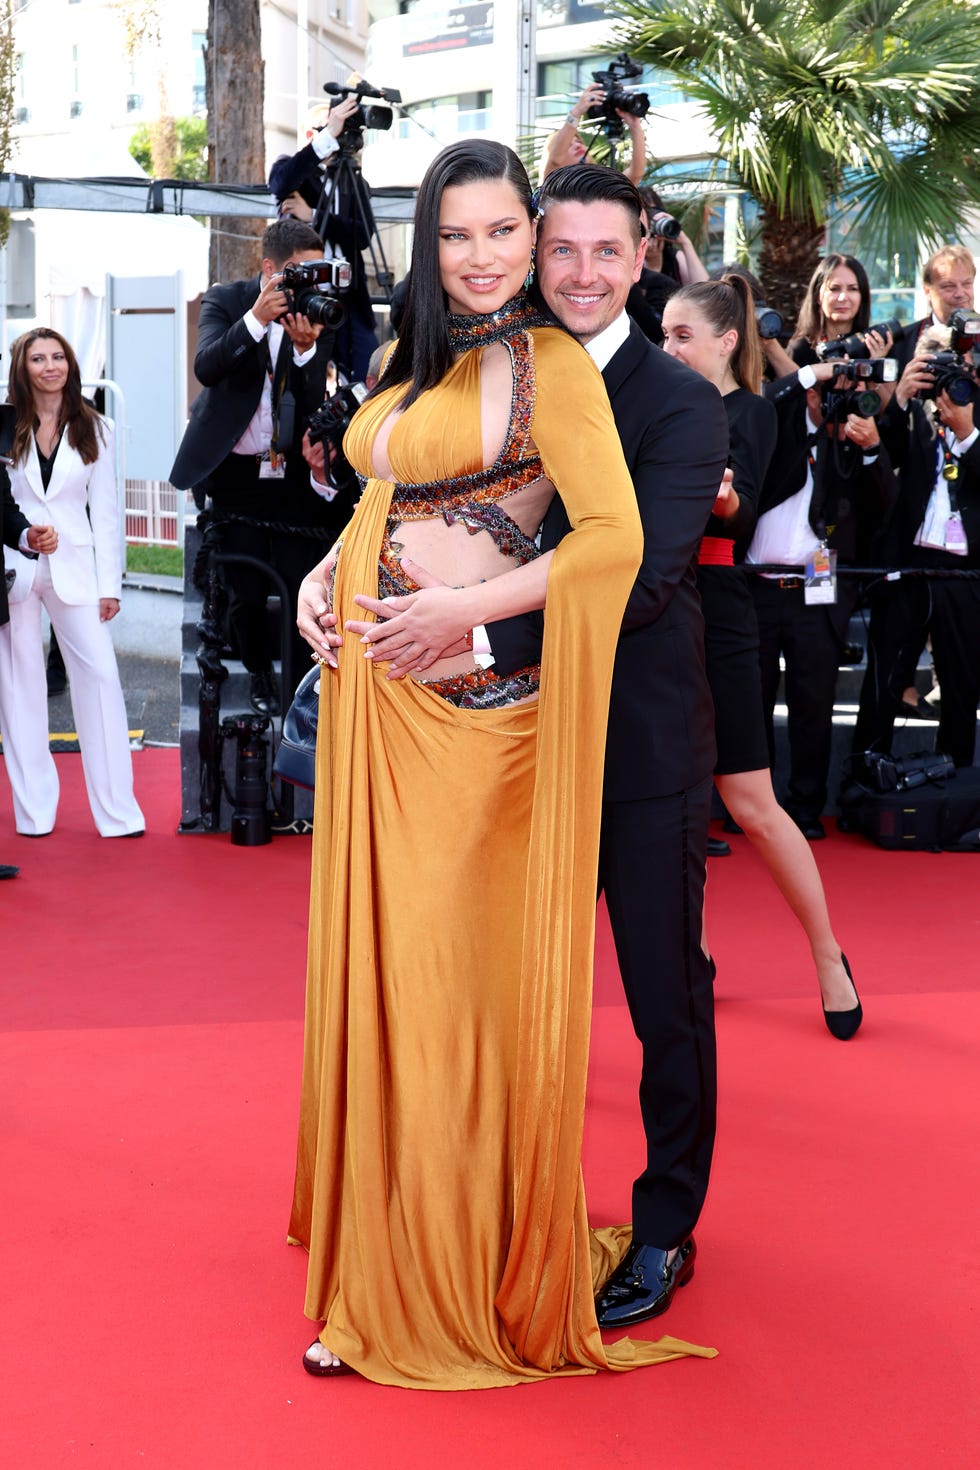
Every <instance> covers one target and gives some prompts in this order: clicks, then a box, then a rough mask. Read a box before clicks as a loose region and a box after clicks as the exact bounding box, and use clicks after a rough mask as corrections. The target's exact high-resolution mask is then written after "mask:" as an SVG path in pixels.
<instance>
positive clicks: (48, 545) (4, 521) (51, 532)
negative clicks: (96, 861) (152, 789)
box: [0, 465, 58, 878]
mask: <svg viewBox="0 0 980 1470" xmlns="http://www.w3.org/2000/svg"><path fill="white" fill-rule="evenodd" d="M5 546H9V547H11V549H12V550H14V551H23V552H24V554H25V555H27V556H37V555H39V554H40V553H42V552H43V553H44V554H45V555H46V556H50V554H51V553H52V552H53V551H57V549H58V533H57V531H56V530H55V528H54V526H32V525H31V523H30V521H29V520H28V519H27V517H26V516H25V515H24V513H23V511H22V510H21V508H20V506H19V505H18V504H17V502H16V500H15V499H14V497H13V494H12V492H11V489H10V479H9V477H8V475H7V470H6V467H5V466H4V465H0V628H3V627H6V625H7V623H9V622H10V612H9V610H8V605H7V572H6V568H5V566H4V560H3V548H4V547H5ZM19 872H20V869H19V868H15V867H12V866H10V865H9V864H8V863H0V878H16V877H17V874H18V873H19Z"/></svg>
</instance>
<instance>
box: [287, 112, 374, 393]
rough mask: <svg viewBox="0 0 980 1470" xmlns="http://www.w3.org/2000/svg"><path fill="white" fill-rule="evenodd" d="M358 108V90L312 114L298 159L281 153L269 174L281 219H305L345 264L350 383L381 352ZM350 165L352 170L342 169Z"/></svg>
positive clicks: (345, 356)
mask: <svg viewBox="0 0 980 1470" xmlns="http://www.w3.org/2000/svg"><path fill="white" fill-rule="evenodd" d="M360 108H361V102H360V97H359V96H358V94H357V92H356V91H351V92H348V93H347V95H346V96H342V97H340V98H338V99H337V100H336V101H335V102H333V103H319V104H318V105H317V106H316V107H313V108H312V109H311V110H310V113H309V116H308V119H307V125H306V131H305V135H304V136H305V141H304V145H303V147H301V148H300V149H299V150H298V151H297V152H296V153H293V154H291V155H290V154H287V153H284V154H282V155H281V156H280V157H279V158H277V159H276V161H275V163H274V164H273V165H272V168H271V169H270V171H269V191H270V193H272V194H274V195H275V198H276V202H277V204H278V206H279V214H280V217H281V218H285V217H286V216H289V215H292V216H293V217H295V218H296V219H302V220H305V221H306V222H307V223H308V224H312V225H313V227H314V229H316V231H317V233H318V234H319V235H320V237H321V238H322V239H323V241H324V242H325V248H324V253H325V254H326V255H336V256H340V257H342V258H343V259H344V260H346V261H348V262H349V264H350V268H351V284H350V287H349V288H348V290H347V291H346V292H345V295H344V305H345V307H346V309H347V320H346V321H345V322H344V323H342V325H341V327H340V328H339V330H338V333H337V339H336V344H335V353H336V356H337V361H338V363H339V364H340V366H341V368H342V369H343V370H344V372H345V373H347V374H348V376H350V377H352V378H363V377H364V374H365V372H366V371H367V364H368V360H369V358H370V356H371V353H372V352H373V351H374V349H375V347H377V345H378V339H377V335H376V333H375V320H374V311H373V309H372V306H371V293H370V290H369V288H368V282H367V271H366V270H365V267H364V261H363V259H362V257H361V252H362V251H363V250H366V249H367V248H368V246H369V245H370V243H371V236H372V235H373V233H374V228H375V226H374V215H373V213H372V211H371V197H370V192H369V190H368V187H367V185H366V184H365V182H364V179H363V177H362V175H361V171H360V168H359V167H358V166H357V165H356V164H355V163H354V162H353V159H352V154H353V152H355V151H356V149H357V148H358V147H359V146H360V144H361V142H362V141H363V134H362V133H361V132H360V128H359V127H358V126H357V125H356V120H357V117H358V114H359V112H360ZM342 159H345V160H346V161H347V164H349V167H346V166H345V167H343V168H342V166H341V160H342Z"/></svg>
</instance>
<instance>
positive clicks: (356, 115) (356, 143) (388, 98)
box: [323, 81, 402, 153]
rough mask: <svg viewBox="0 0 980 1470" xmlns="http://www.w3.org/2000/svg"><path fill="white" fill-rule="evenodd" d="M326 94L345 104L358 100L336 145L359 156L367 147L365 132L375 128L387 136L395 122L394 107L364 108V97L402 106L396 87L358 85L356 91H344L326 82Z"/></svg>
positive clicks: (346, 119)
mask: <svg viewBox="0 0 980 1470" xmlns="http://www.w3.org/2000/svg"><path fill="white" fill-rule="evenodd" d="M323 90H324V91H325V92H326V93H328V94H329V96H331V97H332V98H333V99H334V101H333V102H331V104H330V105H331V107H333V105H334V103H335V102H342V101H343V99H344V98H345V97H356V98H357V99H358V103H359V104H361V105H359V106H358V108H357V110H356V111H355V112H352V113H351V115H350V117H348V118H345V119H344V126H343V128H342V129H341V132H340V137H339V138H338V139H337V142H338V144H339V146H340V150H341V152H342V153H360V151H361V149H362V148H363V147H364V129H365V128H375V129H376V130H377V131H378V132H387V130H388V129H389V128H390V127H391V125H392V123H393V122H394V120H395V115H394V113H393V112H392V110H391V106H390V105H388V106H382V107H365V106H364V105H363V99H364V98H365V97H376V98H378V100H379V101H380V102H382V103H387V104H391V103H392V102H401V100H402V94H401V93H400V92H399V91H397V89H396V88H394V87H372V86H371V84H370V83H369V82H363V81H362V82H356V83H355V84H354V86H353V87H342V86H341V85H340V84H339V83H338V82H324V84H323Z"/></svg>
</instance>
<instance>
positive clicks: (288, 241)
mask: <svg viewBox="0 0 980 1470" xmlns="http://www.w3.org/2000/svg"><path fill="white" fill-rule="evenodd" d="M298 250H316V251H319V253H320V254H321V255H322V254H323V241H322V240H321V239H320V236H319V235H318V234H317V232H316V230H314V229H312V228H311V227H310V226H309V225H307V224H304V223H303V221H302V220H301V219H290V218H286V219H277V220H276V221H275V223H274V224H271V225H269V227H268V229H267V230H266V232H265V234H264V235H263V236H262V259H263V260H271V261H272V263H273V265H276V266H279V265H285V264H286V261H287V260H288V259H289V257H290V256H291V255H295V254H296V252H297V251H298Z"/></svg>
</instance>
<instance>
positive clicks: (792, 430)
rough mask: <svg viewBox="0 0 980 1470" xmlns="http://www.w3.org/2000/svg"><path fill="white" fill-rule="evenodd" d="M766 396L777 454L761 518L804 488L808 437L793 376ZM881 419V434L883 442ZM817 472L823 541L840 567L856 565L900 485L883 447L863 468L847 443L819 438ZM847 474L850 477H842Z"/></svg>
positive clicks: (868, 552) (870, 549)
mask: <svg viewBox="0 0 980 1470" xmlns="http://www.w3.org/2000/svg"><path fill="white" fill-rule="evenodd" d="M765 395H766V397H767V398H768V399H769V400H770V402H771V403H773V404H774V405H775V409H776V419H777V439H776V449H775V453H774V454H773V457H772V459H771V460H770V462H769V470H768V472H767V474H766V478H765V482H764V484H763V487H762V498H761V500H760V502H759V515H763V514H764V513H765V512H766V511H767V510H772V509H773V508H774V507H775V506H777V505H782V504H783V502H784V501H787V500H789V499H790V498H791V497H792V496H794V495H795V494H796V492H797V491H798V490H801V489H802V488H803V485H804V484H805V483H806V474H807V450H808V445H809V431H808V428H807V417H806V390H805V389H804V388H803V387H802V386H801V384H800V381H799V379H798V377H797V376H796V374H795V373H790V374H788V375H787V376H786V377H785V378H778V379H777V380H776V382H775V383H767V384H766V387H765ZM883 419H884V416H882V418H881V419H880V420H879V430H880V431H881V433H882V436H884V429H883ZM812 448H813V451H814V454H815V458H816V467H815V469H814V472H813V478H814V481H815V485H816V489H817V493H818V494H819V495H820V497H821V499H822V508H823V519H824V521H825V523H826V526H827V530H828V536H827V541H828V544H829V545H830V546H832V547H833V548H834V550H835V551H836V552H837V555H838V559H839V560H840V561H841V562H842V563H847V562H850V563H851V564H853V565H856V566H857V565H860V564H861V563H862V562H864V561H865V560H866V559H867V558H868V557H871V556H872V555H873V554H874V551H875V548H876V546H877V545H878V541H879V537H880V533H881V528H882V527H883V526H884V525H885V524H886V523H887V521H888V518H889V516H890V515H891V513H892V509H893V507H894V504H895V501H896V499H897V496H898V485H897V483H896V480H895V474H894V470H893V467H892V462H891V459H890V457H889V454H888V449H887V446H886V445H885V443H884V439H883V444H882V448H881V449H880V450H879V453H878V457H877V459H876V460H875V461H874V463H872V464H870V465H865V464H864V463H863V456H862V455H861V453H860V451H859V450H858V449H857V447H856V446H855V445H854V444H852V443H850V442H848V443H847V444H842V445H840V454H839V456H838V455H835V453H834V446H833V445H832V443H831V442H830V439H829V437H828V436H827V435H826V434H821V435H820V436H819V437H818V438H817V440H816V443H815V444H814V445H813V446H812ZM841 467H842V468H843V471H845V472H846V471H847V470H848V469H849V468H850V470H851V473H850V474H847V473H842V471H841Z"/></svg>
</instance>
